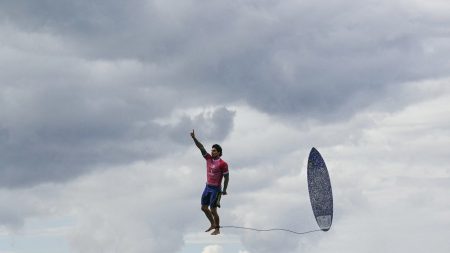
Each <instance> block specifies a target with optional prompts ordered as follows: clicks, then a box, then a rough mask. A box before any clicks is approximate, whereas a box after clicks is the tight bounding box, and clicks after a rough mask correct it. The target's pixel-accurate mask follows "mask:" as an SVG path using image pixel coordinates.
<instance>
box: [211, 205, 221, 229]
mask: <svg viewBox="0 0 450 253" xmlns="http://www.w3.org/2000/svg"><path fill="white" fill-rule="evenodd" d="M211 214H212V217H213V219H214V224H213V226H214V231H213V232H212V233H211V235H218V234H220V218H219V214H218V213H217V207H211Z"/></svg>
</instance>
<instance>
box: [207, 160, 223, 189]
mask: <svg viewBox="0 0 450 253" xmlns="http://www.w3.org/2000/svg"><path fill="white" fill-rule="evenodd" d="M204 158H205V159H206V178H207V181H206V184H208V185H212V186H219V187H220V186H221V185H222V177H223V175H226V174H228V164H227V163H226V162H225V161H224V160H222V159H220V158H219V159H217V160H214V159H213V158H212V157H211V155H210V154H206V155H205V156H204Z"/></svg>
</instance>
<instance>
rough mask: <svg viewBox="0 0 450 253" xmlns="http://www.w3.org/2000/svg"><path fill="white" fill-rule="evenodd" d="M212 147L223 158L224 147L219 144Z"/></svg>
mask: <svg viewBox="0 0 450 253" xmlns="http://www.w3.org/2000/svg"><path fill="white" fill-rule="evenodd" d="M212 147H213V148H215V149H216V150H217V151H219V153H220V156H222V147H221V146H220V145H219V144H214V145H212Z"/></svg>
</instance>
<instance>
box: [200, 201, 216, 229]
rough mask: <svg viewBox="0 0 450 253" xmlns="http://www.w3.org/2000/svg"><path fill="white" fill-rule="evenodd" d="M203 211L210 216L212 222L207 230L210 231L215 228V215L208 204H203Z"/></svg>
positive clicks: (207, 216)
mask: <svg viewBox="0 0 450 253" xmlns="http://www.w3.org/2000/svg"><path fill="white" fill-rule="evenodd" d="M202 211H203V212H204V213H205V215H206V218H208V220H209V222H210V223H211V226H210V227H209V228H208V229H207V230H206V231H205V232H209V231H211V230H213V229H214V228H215V225H214V224H215V222H214V216H213V214H212V213H211V211H210V210H209V208H208V206H207V205H202Z"/></svg>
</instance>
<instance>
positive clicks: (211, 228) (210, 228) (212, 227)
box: [205, 226, 214, 232]
mask: <svg viewBox="0 0 450 253" xmlns="http://www.w3.org/2000/svg"><path fill="white" fill-rule="evenodd" d="M213 229H214V226H211V227H209V228H208V229H207V230H205V232H209V231H211V230H213Z"/></svg>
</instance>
